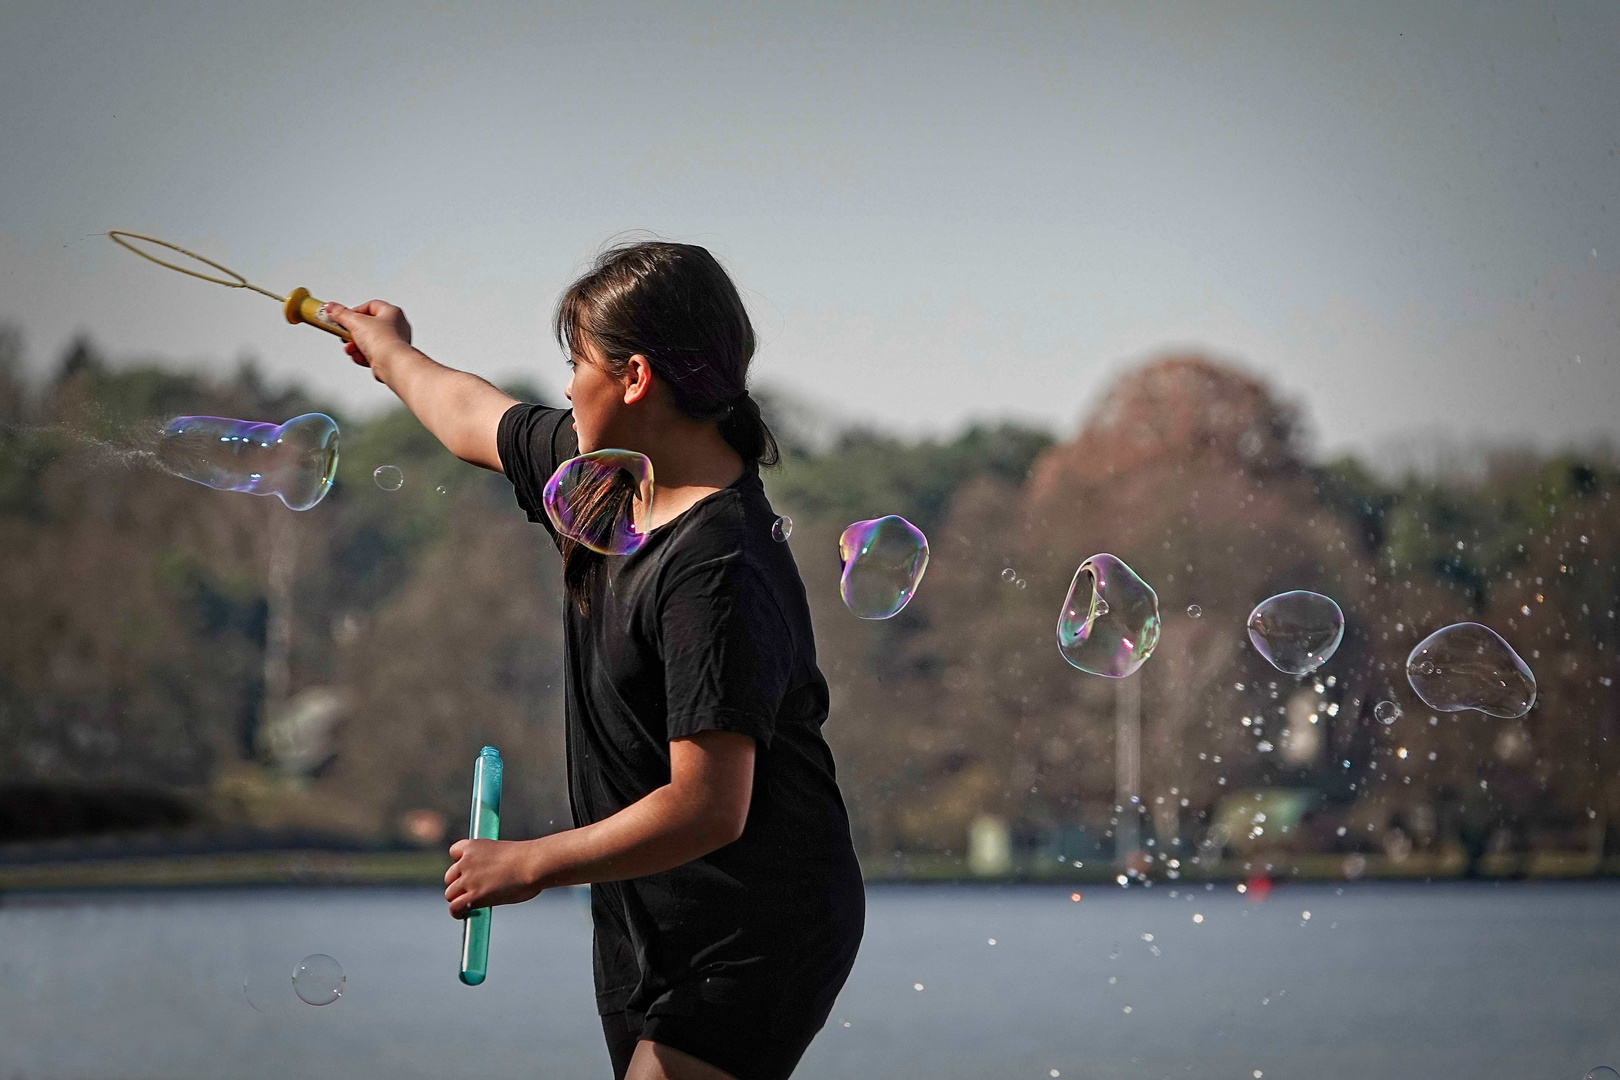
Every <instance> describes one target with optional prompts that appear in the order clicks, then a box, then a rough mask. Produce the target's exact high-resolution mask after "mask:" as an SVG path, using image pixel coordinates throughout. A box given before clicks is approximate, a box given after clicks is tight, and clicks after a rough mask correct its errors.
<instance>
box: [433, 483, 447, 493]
mask: <svg viewBox="0 0 1620 1080" xmlns="http://www.w3.org/2000/svg"><path fill="white" fill-rule="evenodd" d="M433 490H434V491H436V492H438V493H439V494H440V495H448V494H449V493H450V489H449V488H447V487H445V486H444V485H443V484H440V485H439V486H438V487H436V488H434V489H433Z"/></svg>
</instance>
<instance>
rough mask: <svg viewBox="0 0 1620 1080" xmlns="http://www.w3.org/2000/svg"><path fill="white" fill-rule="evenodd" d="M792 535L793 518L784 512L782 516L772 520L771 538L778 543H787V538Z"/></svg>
mask: <svg viewBox="0 0 1620 1080" xmlns="http://www.w3.org/2000/svg"><path fill="white" fill-rule="evenodd" d="M792 535H793V519H792V518H790V517H788V516H787V515H786V514H783V515H782V516H781V517H779V518H777V519H776V520H775V521H773V522H771V539H772V540H775V541H776V542H777V543H778V544H783V543H786V542H787V538H788V537H790V536H792Z"/></svg>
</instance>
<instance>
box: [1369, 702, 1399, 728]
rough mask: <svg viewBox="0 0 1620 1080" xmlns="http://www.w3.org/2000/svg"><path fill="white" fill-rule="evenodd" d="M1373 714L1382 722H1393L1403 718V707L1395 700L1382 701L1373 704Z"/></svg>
mask: <svg viewBox="0 0 1620 1080" xmlns="http://www.w3.org/2000/svg"><path fill="white" fill-rule="evenodd" d="M1373 716H1374V717H1375V718H1376V719H1377V720H1378V722H1379V723H1380V724H1393V723H1394V722H1395V721H1397V720H1399V719H1400V718H1401V707H1400V706H1399V705H1397V704H1395V703H1394V702H1393V701H1380V702H1379V703H1378V704H1377V705H1374V706H1373Z"/></svg>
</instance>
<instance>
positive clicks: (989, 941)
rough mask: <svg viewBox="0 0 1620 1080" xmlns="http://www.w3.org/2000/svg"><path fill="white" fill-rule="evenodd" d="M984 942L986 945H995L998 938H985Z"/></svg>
mask: <svg viewBox="0 0 1620 1080" xmlns="http://www.w3.org/2000/svg"><path fill="white" fill-rule="evenodd" d="M984 943H985V944H986V945H994V944H995V943H996V939H995V938H985V939H984Z"/></svg>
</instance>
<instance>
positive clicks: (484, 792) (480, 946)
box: [461, 746, 502, 986]
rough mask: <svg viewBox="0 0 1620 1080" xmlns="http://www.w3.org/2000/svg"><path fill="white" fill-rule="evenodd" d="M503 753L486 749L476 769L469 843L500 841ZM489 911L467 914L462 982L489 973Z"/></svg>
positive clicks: (475, 980)
mask: <svg viewBox="0 0 1620 1080" xmlns="http://www.w3.org/2000/svg"><path fill="white" fill-rule="evenodd" d="M501 771H502V769H501V752H500V751H499V750H497V749H495V748H494V747H493V746H486V747H484V748H483V749H482V750H480V751H479V752H478V761H477V763H476V764H474V765H473V791H472V821H471V822H470V823H469V824H468V825H467V838H468V839H469V840H499V839H500V838H501ZM489 918H490V909H489V908H487V907H484V908H474V909H473V910H471V911H469V912H467V918H466V919H465V921H464V922H463V924H462V927H461V981H462V982H464V983H466V984H467V985H468V986H477V985H478V984H479V983H481V982H483V981H484V976H485V974H487V973H488V971H489Z"/></svg>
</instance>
